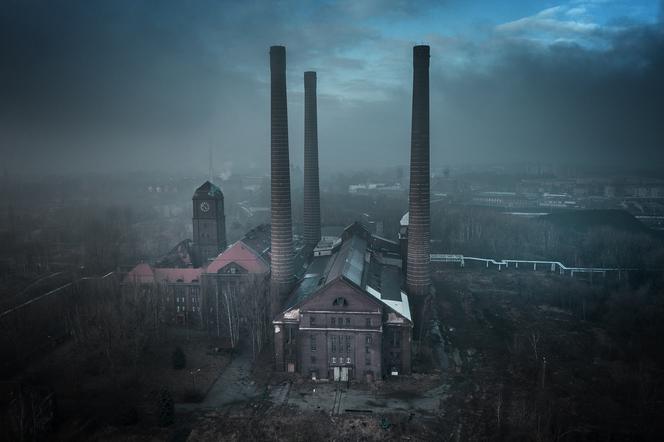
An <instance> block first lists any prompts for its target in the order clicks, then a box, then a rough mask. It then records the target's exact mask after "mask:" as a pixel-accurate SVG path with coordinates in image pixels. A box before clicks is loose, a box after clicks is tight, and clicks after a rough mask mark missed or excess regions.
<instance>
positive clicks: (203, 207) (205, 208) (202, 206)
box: [201, 201, 210, 212]
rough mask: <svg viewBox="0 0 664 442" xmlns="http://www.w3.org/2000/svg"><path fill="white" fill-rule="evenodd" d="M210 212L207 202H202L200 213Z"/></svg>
mask: <svg viewBox="0 0 664 442" xmlns="http://www.w3.org/2000/svg"><path fill="white" fill-rule="evenodd" d="M209 211H210V205H209V204H208V203H207V201H203V202H202V203H201V212H209Z"/></svg>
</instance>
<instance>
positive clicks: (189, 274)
mask: <svg viewBox="0 0 664 442" xmlns="http://www.w3.org/2000/svg"><path fill="white" fill-rule="evenodd" d="M201 273H203V269H154V274H155V280H156V281H157V282H186V283H191V282H193V281H194V280H200V278H201Z"/></svg>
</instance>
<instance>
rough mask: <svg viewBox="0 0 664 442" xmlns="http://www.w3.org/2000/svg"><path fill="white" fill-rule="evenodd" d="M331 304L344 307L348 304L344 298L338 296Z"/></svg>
mask: <svg viewBox="0 0 664 442" xmlns="http://www.w3.org/2000/svg"><path fill="white" fill-rule="evenodd" d="M332 305H338V306H341V307H346V306H347V305H348V302H347V301H346V298H343V297H341V296H339V297H338V298H336V299H335V300H334V301H333V302H332Z"/></svg>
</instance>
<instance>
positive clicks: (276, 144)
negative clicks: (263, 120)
mask: <svg viewBox="0 0 664 442" xmlns="http://www.w3.org/2000/svg"><path fill="white" fill-rule="evenodd" d="M270 74H271V98H270V100H271V103H270V104H271V160H272V174H271V176H272V183H271V203H272V210H271V213H272V227H271V229H272V230H271V236H272V240H271V241H272V245H271V267H272V271H271V278H272V283H273V289H274V290H276V293H273V296H272V302H273V312H278V310H279V309H280V308H281V306H282V305H283V301H284V297H285V296H286V295H287V294H288V292H289V290H290V289H291V287H292V284H293V282H294V267H293V222H292V219H291V194H290V167H289V158H288V110H287V103H286V48H285V47H283V46H272V47H270Z"/></svg>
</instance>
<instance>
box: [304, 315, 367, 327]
mask: <svg viewBox="0 0 664 442" xmlns="http://www.w3.org/2000/svg"><path fill="white" fill-rule="evenodd" d="M316 324H317V322H316V317H315V316H309V326H311V327H315V326H316ZM364 324H365V326H367V327H371V318H365V321H364ZM330 325H331V326H332V327H344V326H345V327H350V326H351V320H350V318H348V317H346V318H342V317H336V316H332V317H331V318H330Z"/></svg>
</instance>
